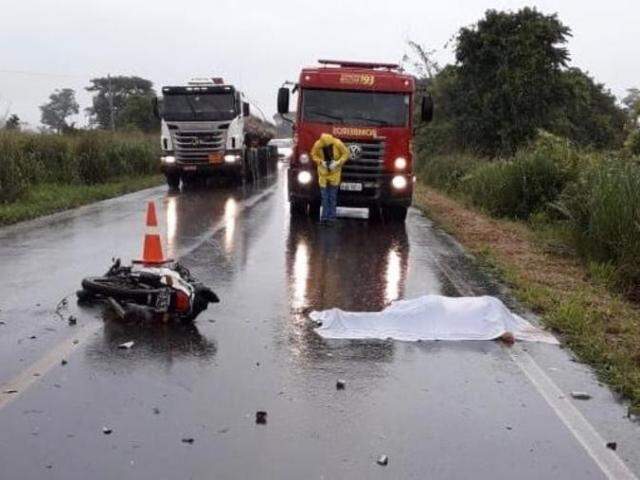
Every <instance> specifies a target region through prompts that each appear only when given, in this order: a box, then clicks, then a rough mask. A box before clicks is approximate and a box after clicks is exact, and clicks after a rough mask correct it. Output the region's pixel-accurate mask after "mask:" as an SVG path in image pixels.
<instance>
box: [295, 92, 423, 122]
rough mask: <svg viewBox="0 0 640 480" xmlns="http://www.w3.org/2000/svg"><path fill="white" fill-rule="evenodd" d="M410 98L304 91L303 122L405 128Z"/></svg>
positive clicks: (358, 93)
mask: <svg viewBox="0 0 640 480" xmlns="http://www.w3.org/2000/svg"><path fill="white" fill-rule="evenodd" d="M409 101H410V99H409V95H408V94H406V93H383V92H363V91H345V90H316V89H304V90H303V92H302V119H303V120H304V121H307V122H318V123H331V124H348V125H367V126H379V127H387V126H389V127H404V126H406V125H407V122H408V120H409Z"/></svg>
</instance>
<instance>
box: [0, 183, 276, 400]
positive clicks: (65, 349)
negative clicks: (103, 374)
mask: <svg viewBox="0 0 640 480" xmlns="http://www.w3.org/2000/svg"><path fill="white" fill-rule="evenodd" d="M275 190H276V186H272V187H270V188H268V189H267V190H265V191H263V192H261V193H260V194H258V195H255V196H253V197H250V198H248V199H247V200H244V201H243V202H241V203H240V205H239V208H238V211H237V214H238V213H240V212H242V211H243V210H245V209H246V208H250V207H252V206H253V205H255V204H256V203H258V202H259V201H261V200H262V199H264V198H265V197H266V196H268V195H270V194H272V193H273V192H274V191H275ZM223 228H225V222H224V221H221V222H219V223H217V224H216V225H215V226H214V227H213V228H212V229H210V230H208V231H207V232H206V233H205V234H203V235H201V236H200V237H199V238H198V239H197V240H196V241H195V242H194V244H192V245H191V246H189V247H188V248H185V249H183V250H182V251H181V252H180V256H185V255H188V254H189V253H191V252H193V251H194V250H195V249H196V248H198V247H199V246H200V245H202V244H203V243H205V242H206V241H207V240H208V239H209V238H211V237H212V236H213V235H215V234H216V233H217V232H218V231H220V230H222V229H223ZM102 325H103V324H102V323H101V322H95V323H90V324H88V325H87V326H85V327H82V329H80V330H78V331H77V332H76V333H77V335H75V336H74V337H73V338H69V339H67V340H64V341H63V342H60V343H59V344H58V345H56V346H55V347H53V348H52V349H51V350H49V351H48V352H47V353H46V354H45V355H44V356H43V357H41V358H40V359H39V360H37V361H36V362H35V363H33V364H31V366H29V367H28V368H27V369H26V370H23V371H22V372H20V373H19V374H18V375H16V376H15V377H14V378H12V379H11V380H9V381H8V382H6V383H4V384H3V385H0V410H2V409H3V408H4V407H6V406H7V405H9V404H10V403H12V402H14V401H15V400H17V399H18V398H19V397H20V396H21V395H22V394H23V393H24V392H25V391H26V390H27V389H28V388H29V387H31V386H32V385H33V384H34V383H36V382H37V381H38V380H40V379H42V378H43V377H44V376H45V374H47V373H48V372H49V371H50V370H51V369H52V368H53V367H54V366H56V365H60V362H61V361H62V359H68V358H69V356H70V355H71V354H72V353H73V352H74V350H75V349H76V347H78V346H79V345H81V344H82V342H83V341H84V340H86V339H87V338H89V337H90V336H91V335H92V334H94V333H95V332H97V331H98V330H99V329H100V327H102ZM5 392H13V393H5Z"/></svg>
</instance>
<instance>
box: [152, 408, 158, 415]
mask: <svg viewBox="0 0 640 480" xmlns="http://www.w3.org/2000/svg"><path fill="white" fill-rule="evenodd" d="M153 413H155V414H156V415H160V409H159V408H158V407H153Z"/></svg>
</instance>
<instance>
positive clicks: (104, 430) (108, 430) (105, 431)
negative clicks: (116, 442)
mask: <svg viewBox="0 0 640 480" xmlns="http://www.w3.org/2000/svg"><path fill="white" fill-rule="evenodd" d="M111 432H113V430H112V429H110V428H109V427H102V433H104V434H105V435H111Z"/></svg>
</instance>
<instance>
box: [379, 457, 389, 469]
mask: <svg viewBox="0 0 640 480" xmlns="http://www.w3.org/2000/svg"><path fill="white" fill-rule="evenodd" d="M376 463H377V464H378V465H382V466H383V467H385V466H387V464H388V463H389V457H388V456H386V455H380V456H379V457H378V460H376Z"/></svg>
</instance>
